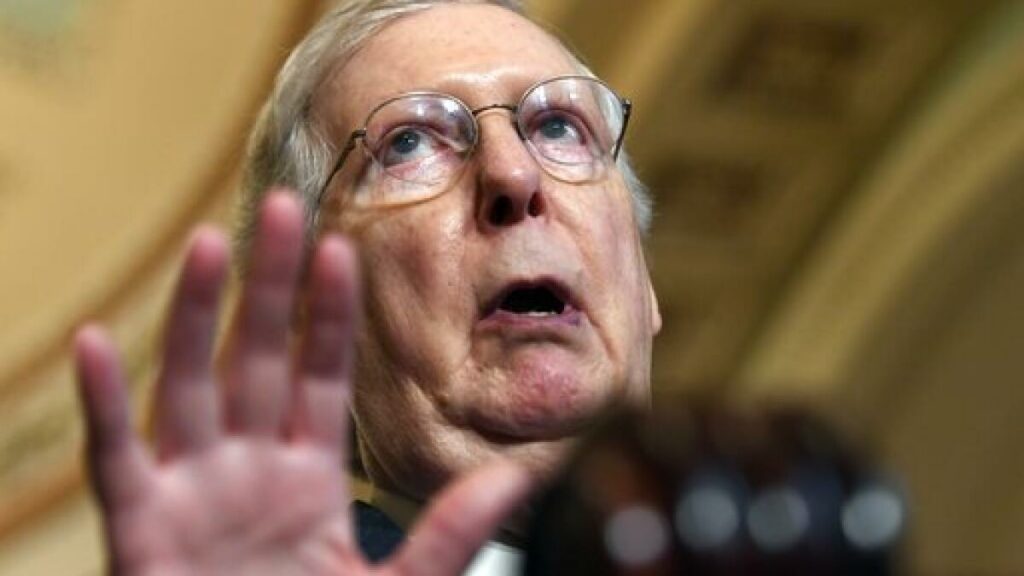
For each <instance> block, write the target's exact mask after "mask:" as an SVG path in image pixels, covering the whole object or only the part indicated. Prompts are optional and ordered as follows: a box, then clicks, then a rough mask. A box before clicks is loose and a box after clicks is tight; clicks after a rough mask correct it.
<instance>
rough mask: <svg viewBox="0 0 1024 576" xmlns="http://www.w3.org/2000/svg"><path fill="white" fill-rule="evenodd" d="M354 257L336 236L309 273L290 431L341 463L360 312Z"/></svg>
mask: <svg viewBox="0 0 1024 576" xmlns="http://www.w3.org/2000/svg"><path fill="white" fill-rule="evenodd" d="M356 276H357V273H356V262H355V253H354V251H353V248H352V246H351V245H350V244H349V243H348V242H347V241H345V240H344V239H342V238H341V237H339V236H334V235H332V236H327V237H326V238H324V239H323V240H322V241H321V242H320V245H319V246H318V247H317V250H316V253H315V254H314V255H313V260H312V262H311V268H310V278H309V282H310V284H309V293H308V301H307V306H308V309H307V312H308V314H307V321H306V326H305V332H304V334H303V340H302V348H301V349H300V352H299V354H300V357H299V365H298V375H297V378H296V381H297V387H296V398H295V404H294V412H293V415H292V417H293V424H292V426H293V430H294V433H295V436H296V437H297V438H306V439H311V440H313V441H315V442H321V443H323V444H325V445H326V446H327V447H328V448H329V449H330V450H331V452H332V453H335V454H338V455H339V457H340V458H341V459H342V460H344V459H345V458H346V456H345V454H344V451H345V449H346V448H347V446H346V443H345V434H346V433H347V426H348V407H349V398H350V394H351V376H352V364H353V335H354V332H355V322H356V316H357V313H358V310H359V309H360V308H359V294H358V280H357V277H356Z"/></svg>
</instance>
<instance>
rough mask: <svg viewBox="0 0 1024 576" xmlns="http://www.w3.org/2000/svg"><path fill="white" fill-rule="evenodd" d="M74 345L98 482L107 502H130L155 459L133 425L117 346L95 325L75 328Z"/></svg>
mask: <svg viewBox="0 0 1024 576" xmlns="http://www.w3.org/2000/svg"><path fill="white" fill-rule="evenodd" d="M74 351H75V366H76V369H77V373H78V390H79V396H80V399H81V402H82V407H83V410H84V412H85V419H86V434H87V441H88V452H89V471H90V475H91V479H92V481H93V485H94V487H95V489H96V493H97V496H98V497H99V500H100V502H101V504H102V505H103V507H104V508H107V509H114V508H124V507H126V506H130V505H131V504H132V503H133V502H136V501H137V500H138V499H139V498H141V496H142V494H143V493H144V490H145V487H146V486H147V485H148V482H149V476H150V473H151V462H150V460H149V457H148V455H147V453H146V451H145V448H144V447H143V445H142V442H141V441H140V440H139V437H138V435H137V434H136V433H135V430H134V429H133V428H132V424H131V416H130V413H129V412H130V411H129V408H128V398H127V396H126V392H125V385H124V377H123V375H122V371H121V366H120V361H119V359H118V355H117V352H116V351H115V350H114V347H113V345H112V344H111V342H110V340H109V338H108V337H107V335H106V334H105V333H104V332H103V330H102V329H100V328H99V327H96V326H86V327H83V328H81V329H80V330H79V331H78V332H77V334H75V342H74Z"/></svg>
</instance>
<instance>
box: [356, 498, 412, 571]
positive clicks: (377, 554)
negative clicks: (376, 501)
mask: <svg viewBox="0 0 1024 576" xmlns="http://www.w3.org/2000/svg"><path fill="white" fill-rule="evenodd" d="M352 511H353V513H354V516H355V520H356V536H357V538H358V540H359V547H360V548H361V549H362V550H363V555H364V556H366V557H367V558H368V559H369V560H370V561H371V562H374V563H377V562H380V561H382V560H385V559H387V557H388V556H390V555H391V553H392V552H394V551H395V549H396V548H398V545H399V544H401V543H402V540H404V539H405V532H404V531H403V530H402V528H401V527H400V526H399V525H398V524H395V522H394V521H393V520H392V519H391V518H388V516H387V515H386V514H384V513H383V512H381V511H380V510H378V509H377V508H374V507H373V506H370V505H369V504H366V503H365V502H359V501H356V502H353V503H352Z"/></svg>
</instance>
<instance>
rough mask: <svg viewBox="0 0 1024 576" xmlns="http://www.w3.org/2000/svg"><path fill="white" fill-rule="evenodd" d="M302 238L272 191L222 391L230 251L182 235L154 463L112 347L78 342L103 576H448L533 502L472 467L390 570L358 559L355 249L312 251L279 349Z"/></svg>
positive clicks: (501, 473) (93, 339) (497, 472)
mask: <svg viewBox="0 0 1024 576" xmlns="http://www.w3.org/2000/svg"><path fill="white" fill-rule="evenodd" d="M302 244H303V240H302V217H301V208H300V206H299V205H298V203H297V202H296V201H295V200H294V199H293V198H292V197H291V196H290V195H288V194H287V193H284V192H278V193H274V194H271V195H269V197H268V199H267V201H266V202H265V203H264V205H263V206H262V209H261V213H260V221H259V230H258V232H257V234H256V237H255V239H254V241H253V246H252V255H251V258H250V265H249V269H248V275H247V279H246V282H245V285H244V287H243V289H242V295H241V299H240V303H239V309H238V311H237V314H236V322H235V323H234V324H233V326H232V328H231V331H230V334H229V335H228V345H227V347H226V351H225V353H226V355H227V356H226V358H225V359H224V360H225V363H224V366H225V370H224V371H223V382H219V381H218V380H219V379H218V377H217V375H216V374H217V373H216V372H215V370H214V368H213V361H212V356H213V349H214V335H215V332H216V324H217V316H218V306H219V300H220V296H221V293H222V291H223V286H224V282H225V277H226V271H227V267H228V248H227V242H226V240H225V239H224V237H223V235H222V234H221V233H220V232H219V231H217V230H214V229H210V228H201V229H199V230H197V231H196V233H195V234H194V236H193V238H192V241H191V244H190V246H189V249H188V254H187V256H186V260H185V264H184V267H183V270H182V273H181V278H180V281H179V285H178V288H177V292H176V294H175V297H174V301H173V303H172V306H171V311H170V317H169V320H168V325H167V331H166V338H165V345H164V356H163V362H162V366H161V370H160V373H159V378H158V381H157V390H156V396H155V404H156V406H155V407H156V414H155V416H156V438H155V449H154V450H153V451H150V450H149V448H148V447H147V446H146V445H145V444H144V442H143V441H142V440H141V439H140V438H139V436H138V435H137V433H136V432H135V430H134V428H133V426H132V424H131V418H130V415H129V410H128V401H127V397H126V388H125V383H124V380H123V376H122V372H121V367H120V361H119V358H118V354H117V352H116V351H115V350H114V348H113V346H112V344H111V343H110V340H109V338H108V337H107V336H106V335H105V334H104V332H103V330H102V329H101V328H99V327H96V326H87V327H84V328H82V329H81V330H80V331H79V332H78V334H77V336H76V340H75V352H76V363H77V367H78V373H79V384H80V392H81V397H82V404H83V409H84V412H85V415H86V420H87V423H88V439H89V462H90V473H91V478H92V481H93V485H94V487H95V490H96V494H97V496H98V499H99V502H100V507H101V509H102V513H103V517H104V527H105V531H106V537H107V544H108V552H109V561H110V567H111V573H114V574H131V575H136V574H140V575H207V574H210V575H214V574H215V575H230V574H245V575H257V576H258V575H262V574H275V575H288V574H303V575H304V574H346V575H347V574H368V573H373V574H391V575H398V574H409V575H423V576H428V575H433V576H442V575H454V574H458V573H460V572H461V571H462V569H463V568H464V567H465V566H466V564H468V562H469V561H470V560H471V559H472V556H473V554H474V553H475V552H476V550H477V549H478V548H479V547H480V546H481V545H482V543H483V542H485V541H486V539H487V538H488V537H489V536H490V534H491V533H492V532H493V531H494V530H495V528H496V527H497V526H498V525H499V524H500V522H501V521H502V519H503V518H504V517H505V516H506V515H507V514H508V513H509V511H510V510H511V509H512V508H514V507H515V506H516V505H517V504H519V503H520V502H521V501H522V500H523V498H524V497H525V496H526V494H527V492H528V491H529V488H530V481H529V479H528V477H527V475H526V473H525V472H524V471H523V470H522V469H520V468H519V467H517V466H515V465H512V464H510V463H495V464H494V465H492V466H489V467H485V468H483V469H481V470H479V471H477V472H476V473H473V474H471V475H469V476H467V477H465V478H462V479H460V480H457V481H456V482H455V483H454V484H453V485H452V486H451V487H449V488H448V489H446V490H445V491H444V492H443V493H442V494H441V495H440V496H438V497H437V498H436V499H435V500H434V502H433V503H432V504H431V505H430V506H429V508H428V510H427V512H425V513H424V516H423V518H422V520H421V521H420V523H419V524H418V526H417V527H416V528H415V529H414V530H413V532H412V534H411V536H410V538H409V539H408V540H407V542H406V544H405V545H404V546H403V547H402V548H401V549H400V550H399V551H398V552H397V553H396V555H395V557H394V558H393V560H392V561H391V562H389V563H388V564H384V565H376V566H374V565H370V564H368V563H367V562H366V561H365V560H364V559H363V558H362V556H361V554H360V553H359V551H358V549H357V546H356V538H355V534H354V527H353V524H352V522H353V521H352V516H351V514H350V498H349V492H348V486H347V475H346V471H345V470H344V463H345V462H346V461H347V459H346V455H345V454H344V449H345V447H346V446H347V445H348V443H347V442H346V434H347V428H348V424H347V422H348V399H349V395H350V390H351V384H352V383H351V377H352V373H353V370H352V365H353V362H354V357H353V337H354V330H355V325H356V318H357V317H358V315H359V298H358V280H357V278H356V263H355V254H354V251H353V249H352V248H351V246H350V245H349V244H348V243H347V242H346V241H345V240H344V239H342V238H341V237H338V236H327V237H326V238H324V239H323V240H321V241H320V242H319V243H318V245H317V247H316V249H315V252H314V254H313V256H312V260H311V262H310V270H309V286H308V288H307V291H306V294H305V296H306V298H305V300H306V304H307V309H306V312H307V319H306V322H305V323H304V328H303V333H302V334H301V335H299V338H298V344H297V345H295V346H292V345H291V338H290V337H289V332H290V329H291V325H292V312H293V309H294V307H293V304H294V300H295V297H296V284H297V281H298V277H299V274H300V267H301V260H302V249H303V248H302ZM292 351H294V354H292Z"/></svg>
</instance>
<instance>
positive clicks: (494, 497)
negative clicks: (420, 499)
mask: <svg viewBox="0 0 1024 576" xmlns="http://www.w3.org/2000/svg"><path fill="white" fill-rule="evenodd" d="M532 487H533V481H532V480H531V478H530V476H529V475H528V473H527V472H526V470H525V469H523V468H522V467H520V466H518V465H516V464H513V463H510V462H507V461H502V462H498V463H494V464H491V465H490V466H486V467H484V468H482V469H480V470H477V471H474V472H472V473H470V474H469V475H468V476H466V477H464V478H462V479H460V480H458V481H456V483H455V484H454V485H453V486H450V487H449V488H446V489H445V490H444V492H442V493H441V495H440V496H438V497H437V499H436V500H434V502H433V503H432V504H431V505H430V507H429V508H428V509H427V511H426V512H425V513H424V516H423V518H422V519H421V520H420V521H419V522H418V523H417V525H416V527H415V528H414V530H413V532H412V534H411V535H410V537H409V539H408V540H406V542H405V544H403V546H402V548H401V549H400V550H399V551H398V553H397V555H396V557H395V560H394V562H393V563H392V564H391V565H390V566H389V569H390V570H389V571H388V572H386V573H388V574H396V575H397V574H403V575H405V574H415V575H416V576H452V575H454V574H461V573H462V571H463V570H464V569H465V568H466V566H468V565H469V563H470V561H471V560H472V559H473V557H474V556H475V555H476V553H477V551H478V550H479V549H480V548H481V547H482V546H483V545H484V543H485V542H487V540H488V539H489V538H490V537H491V535H492V534H493V533H494V532H495V531H496V530H497V528H498V526H499V525H500V524H501V522H502V521H503V520H504V519H505V518H506V517H507V516H508V515H509V513H510V512H512V511H513V510H514V509H515V508H517V507H518V506H520V505H522V504H523V503H524V502H525V500H526V498H527V496H529V493H530V489H531V488H532Z"/></svg>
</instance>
